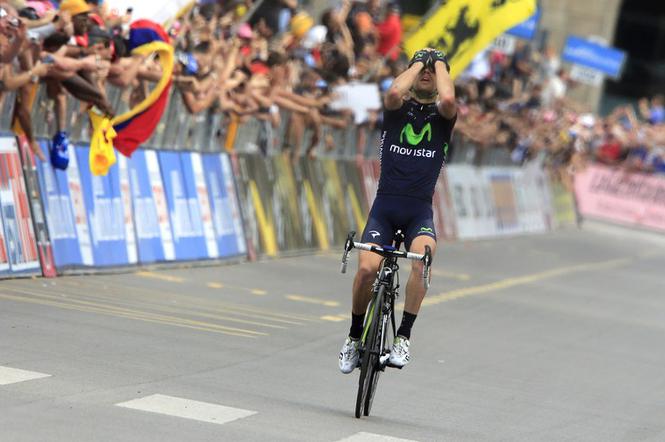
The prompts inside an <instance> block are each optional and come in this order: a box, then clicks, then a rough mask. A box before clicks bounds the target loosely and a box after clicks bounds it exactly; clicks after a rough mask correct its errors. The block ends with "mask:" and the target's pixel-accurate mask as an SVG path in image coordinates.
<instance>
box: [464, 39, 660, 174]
mask: <svg viewBox="0 0 665 442" xmlns="http://www.w3.org/2000/svg"><path fill="white" fill-rule="evenodd" d="M577 86H579V84H577V83H576V82H575V81H573V80H572V79H571V78H570V75H569V73H568V71H567V70H566V69H564V68H563V67H562V63H561V60H560V59H559V57H558V55H557V53H556V51H555V50H554V49H553V48H552V47H546V48H544V50H542V51H536V50H534V49H533V48H532V47H530V45H528V44H527V43H526V42H523V41H520V42H518V43H517V45H516V48H515V52H514V53H513V54H512V55H506V54H505V53H502V52H501V51H499V50H491V49H490V50H487V51H485V52H483V53H481V54H479V55H478V56H477V57H476V58H475V59H474V61H473V62H472V64H471V65H470V66H469V68H468V69H467V70H466V71H465V72H464V74H463V75H462V76H461V78H459V79H458V80H457V81H456V87H457V98H458V100H459V103H460V106H459V113H460V117H461V118H460V119H459V120H458V123H457V134H458V135H461V137H462V139H463V142H466V143H471V144H473V145H474V146H476V147H479V148H480V150H481V151H482V150H488V149H505V150H507V152H506V154H508V155H510V158H511V160H512V162H514V163H517V164H522V163H524V162H525V161H528V160H529V159H532V158H535V157H540V158H542V159H543V160H544V161H545V164H546V165H547V166H548V167H549V168H550V170H551V171H552V172H554V173H556V174H558V175H559V177H560V178H561V180H562V181H563V182H564V183H566V184H568V185H570V183H571V177H572V175H573V174H574V172H575V171H578V170H581V169H583V168H584V167H585V166H586V164H587V163H588V161H590V160H591V161H597V162H601V163H604V164H607V165H612V166H620V167H625V168H626V169H627V170H630V171H634V172H656V173H665V110H664V108H663V96H662V95H657V96H654V97H653V98H651V99H647V98H643V99H641V100H640V101H639V105H638V106H637V107H633V106H632V105H622V106H618V107H616V108H615V109H614V111H613V112H611V113H610V114H609V115H607V116H605V117H601V116H598V115H596V114H593V113H592V112H590V109H589V108H588V107H587V106H585V105H584V104H583V103H580V102H576V101H574V100H572V99H570V98H568V97H567V92H569V91H570V90H571V89H573V88H575V87H577Z"/></svg>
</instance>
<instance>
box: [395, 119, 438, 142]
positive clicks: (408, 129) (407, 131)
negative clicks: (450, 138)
mask: <svg viewBox="0 0 665 442" xmlns="http://www.w3.org/2000/svg"><path fill="white" fill-rule="evenodd" d="M425 135H427V141H432V125H431V123H427V124H426V125H425V126H424V127H423V128H422V130H421V131H420V133H416V131H415V130H413V126H412V125H411V123H406V126H404V128H402V133H401V134H400V135H399V142H400V143H403V142H404V137H406V141H407V143H409V144H410V145H412V146H417V145H419V144H420V142H421V141H423V138H425Z"/></svg>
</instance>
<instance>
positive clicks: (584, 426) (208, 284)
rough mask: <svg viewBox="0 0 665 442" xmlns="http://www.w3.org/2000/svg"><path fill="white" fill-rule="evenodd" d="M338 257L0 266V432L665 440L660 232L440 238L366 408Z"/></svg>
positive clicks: (74, 437) (16, 437) (664, 283)
mask: <svg viewBox="0 0 665 442" xmlns="http://www.w3.org/2000/svg"><path fill="white" fill-rule="evenodd" d="M338 259H339V257H338V253H334V254H333V253H332V252H331V253H326V254H318V255H314V256H302V257H295V258H284V259H278V260H272V261H265V262H259V263H252V264H241V265H226V266H215V267H206V268H190V269H169V270H155V271H142V272H138V273H126V274H117V275H103V276H72V277H64V278H59V279H56V280H44V279H32V280H11V281H0V440H2V441H47V440H48V441H92V440H100V441H160V442H166V441H213V440H214V441H340V440H346V441H372V440H376V441H383V440H391V439H388V437H393V438H396V439H394V440H404V439H406V440H417V441H430V440H436V441H448V440H450V441H458V440H459V441H464V440H471V441H476V440H480V441H482V440H492V441H494V440H505V441H540V440H542V441H567V440H569V441H592V440H593V441H612V440H617V441H620V440H623V441H638V440H653V441H662V440H665V370H664V369H663V367H665V278H664V277H663V273H665V245H664V244H663V241H655V240H654V238H653V237H651V236H646V237H642V236H641V235H635V234H627V233H624V232H623V231H616V230H613V229H609V230H607V229H603V230H598V229H593V230H585V231H578V230H570V231H562V232H557V233H553V234H548V235H544V236H530V237H521V238H513V239H501V240H492V241H482V242H470V243H455V244H445V245H443V246H442V248H441V249H440V251H439V253H438V255H437V257H436V260H435V267H436V271H435V279H434V282H433V286H432V289H431V290H430V293H429V294H428V298H427V300H426V305H425V306H424V307H423V310H422V311H421V314H420V315H419V317H418V320H417V321H416V325H415V327H414V331H413V335H412V356H413V361H412V363H411V365H409V366H408V367H407V368H405V369H404V370H401V371H397V370H389V371H388V372H387V373H386V374H385V375H384V376H383V377H382V378H381V382H380V383H379V390H378V393H377V396H376V399H375V401H374V406H373V410H372V412H373V413H372V414H373V415H372V416H370V417H369V418H364V419H361V420H357V419H355V418H354V417H353V407H354V401H355V392H356V386H357V371H356V372H354V373H353V374H351V375H342V374H340V373H339V371H338V368H337V355H338V351H339V347H340V346H341V344H342V341H343V339H344V336H345V334H346V332H347V331H348V326H349V319H348V316H349V313H348V310H349V306H350V295H349V287H350V284H351V278H352V275H351V274H347V275H340V274H339V273H338V268H339V264H338ZM405 277H406V275H403V278H405Z"/></svg>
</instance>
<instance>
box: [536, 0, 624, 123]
mask: <svg viewBox="0 0 665 442" xmlns="http://www.w3.org/2000/svg"><path fill="white" fill-rule="evenodd" d="M622 2H623V0H541V2H540V5H541V9H542V11H543V15H542V18H541V22H540V27H541V29H544V30H547V31H548V36H549V37H548V41H549V43H551V44H553V45H554V47H555V48H556V49H557V51H558V52H559V53H561V49H563V44H564V42H565V40H566V37H567V36H568V35H570V34H573V35H577V36H580V37H590V36H598V37H601V38H603V39H605V40H606V41H607V43H608V44H610V45H611V44H612V41H613V40H614V32H615V29H616V24H617V20H618V17H619V11H620V10H621V4H622ZM601 95H602V88H601V87H591V86H585V85H579V86H577V87H576V88H574V89H573V90H571V91H570V93H569V96H570V97H571V98H574V99H576V100H578V101H580V102H582V103H585V104H587V105H588V106H589V108H590V109H591V110H594V111H595V110H597V108H598V104H599V102H600V97H601Z"/></svg>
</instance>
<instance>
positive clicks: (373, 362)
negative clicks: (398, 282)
mask: <svg viewBox="0 0 665 442" xmlns="http://www.w3.org/2000/svg"><path fill="white" fill-rule="evenodd" d="M384 292H385V287H383V286H381V287H379V292H378V294H377V295H376V296H375V297H374V299H373V300H372V304H371V305H370V309H369V312H368V315H367V321H370V322H369V325H368V326H366V327H365V332H364V333H365V335H364V336H363V338H364V339H363V344H364V345H363V348H364V352H363V356H362V361H361V364H360V379H359V382H358V395H357V396H356V417H357V418H360V416H361V415H362V414H364V415H365V416H369V408H371V398H372V397H373V396H374V389H375V388H376V383H377V381H378V373H377V371H378V365H379V356H380V336H379V335H380V334H381V333H380V329H381V321H380V319H381V305H382V299H383V294H384ZM368 399H369V400H368ZM368 405H369V406H368Z"/></svg>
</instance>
